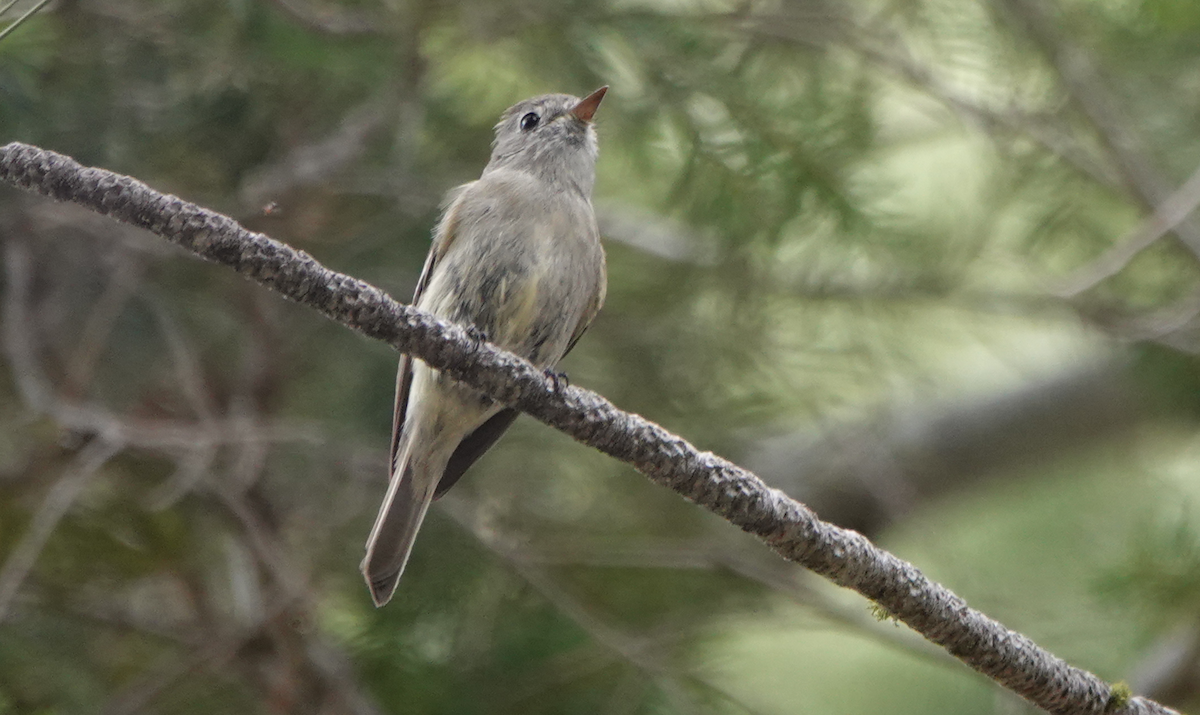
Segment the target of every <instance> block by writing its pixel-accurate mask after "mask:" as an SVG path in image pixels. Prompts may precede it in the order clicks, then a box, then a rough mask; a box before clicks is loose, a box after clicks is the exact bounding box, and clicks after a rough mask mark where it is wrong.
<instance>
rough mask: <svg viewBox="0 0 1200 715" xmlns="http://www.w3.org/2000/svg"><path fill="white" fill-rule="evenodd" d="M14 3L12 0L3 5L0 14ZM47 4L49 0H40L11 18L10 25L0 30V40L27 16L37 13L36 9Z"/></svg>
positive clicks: (18, 25)
mask: <svg viewBox="0 0 1200 715" xmlns="http://www.w3.org/2000/svg"><path fill="white" fill-rule="evenodd" d="M15 4H16V3H15V0H14V2H13V3H10V4H8V5H6V6H5V7H4V10H3V11H0V15H3V14H4V13H5V12H8V9H9V8H10V7H12V6H13V5H15ZM49 4H50V0H41V2H39V3H38V4H36V5H34V6H33V7H31V8H29V10H27V11H26V12H25V14H24V15H22V16H20V17H18V18H17V19H16V20H13V23H12V24H11V25H9V26H8V27H6V28H4V29H3V30H0V40H3V39H4V38H5V37H8V35H9V33H11V32H12V31H13V30H15V29H17V28H18V27H20V26H21V24H22V23H23V22H25V21H26V20H28V19H29V18H31V17H33V16H34V15H35V14H36V13H37V11H38V10H41V9H42V8H44V7H46V5H49Z"/></svg>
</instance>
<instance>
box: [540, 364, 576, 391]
mask: <svg viewBox="0 0 1200 715" xmlns="http://www.w3.org/2000/svg"><path fill="white" fill-rule="evenodd" d="M542 374H544V375H545V376H546V378H547V379H548V380H550V382H551V384H553V385H554V391H555V392H559V393H561V392H562V391H563V390H565V389H567V388H568V387H570V386H571V380H570V378H568V377H567V373H565V372H560V371H558V370H555V369H554V368H551V367H548V368H546V369H545V370H542Z"/></svg>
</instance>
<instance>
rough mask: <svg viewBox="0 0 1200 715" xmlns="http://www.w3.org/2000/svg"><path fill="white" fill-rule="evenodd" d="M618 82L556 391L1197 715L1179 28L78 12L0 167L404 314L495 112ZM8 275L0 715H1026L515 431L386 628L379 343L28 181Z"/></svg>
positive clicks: (1191, 316) (451, 513) (863, 7)
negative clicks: (201, 216)
mask: <svg viewBox="0 0 1200 715" xmlns="http://www.w3.org/2000/svg"><path fill="white" fill-rule="evenodd" d="M23 7H28V4H27V3H24V2H23V3H21V4H20V5H19V6H18V8H17V10H19V9H21V8H23ZM13 16H14V14H13V13H12V12H10V14H9V15H8V16H7V17H9V18H11V17H13ZM601 84H609V85H611V87H612V89H611V91H610V92H609V94H608V96H607V98H606V99H605V101H604V104H603V106H602V107H601V109H600V111H599V113H598V115H597V120H598V127H599V132H600V137H601V161H600V167H599V178H598V184H597V188H596V195H595V200H596V205H597V210H598V214H599V216H600V222H601V227H602V231H603V233H604V235H605V239H606V246H607V251H608V257H609V275H610V279H609V280H610V282H609V292H608V304H607V306H606V307H605V309H604V311H603V312H602V314H601V316H600V318H599V319H598V321H597V322H596V323H595V325H594V326H593V328H592V330H591V332H590V333H589V334H588V335H587V336H586V337H585V338H584V339H583V340H582V341H581V342H580V344H579V346H578V348H577V349H576V350H575V352H574V353H573V354H572V355H571V356H570V357H569V359H568V360H567V361H566V362H565V364H564V369H565V370H566V371H567V372H568V373H569V375H570V378H571V381H572V382H573V383H575V384H578V385H582V386H585V387H588V388H591V389H594V390H597V391H599V392H600V393H602V394H604V395H606V396H607V397H609V398H610V399H612V400H613V401H614V402H615V403H616V404H617V405H619V406H620V407H623V408H625V409H627V410H632V411H636V412H639V413H641V414H643V415H645V416H647V417H648V418H650V419H652V420H655V421H657V422H659V423H661V424H662V425H664V426H665V427H666V428H668V429H669V430H671V431H674V432H676V433H678V434H681V435H683V436H685V437H687V438H688V439H689V440H691V441H692V442H693V443H695V444H696V445H698V446H700V447H701V448H703V449H711V450H714V451H716V452H718V453H720V454H722V455H724V456H728V457H730V458H731V459H734V460H735V461H737V462H739V463H741V464H744V465H745V466H748V467H750V468H751V469H754V470H755V471H756V472H757V473H758V474H760V475H761V476H762V477H763V478H764V479H766V480H767V481H768V482H770V483H771V484H772V485H774V486H777V487H779V488H782V489H784V490H786V491H787V492H788V493H790V494H792V495H794V496H795V497H797V498H799V499H802V500H804V501H805V502H806V503H808V504H810V505H811V506H812V507H813V508H814V509H816V511H817V512H818V513H819V514H821V515H822V516H823V517H824V518H827V519H830V520H832V521H835V522H837V523H839V524H842V525H846V526H850V527H852V528H855V529H858V530H860V531H862V532H863V533H865V534H867V535H868V536H870V537H871V538H872V539H874V540H876V541H877V542H878V543H880V544H881V545H882V546H884V547H885V548H888V549H890V550H892V551H894V552H895V553H897V554H898V555H900V556H901V557H903V558H906V559H908V560H911V561H913V562H915V563H916V564H917V565H918V566H919V567H921V568H922V569H924V570H926V571H927V573H929V574H930V575H931V576H932V577H933V578H935V579H937V580H939V581H941V582H943V583H945V584H946V585H948V586H949V587H950V588H952V589H954V590H955V591H957V592H958V593H960V594H961V595H963V596H964V597H966V598H967V599H968V601H969V602H970V603H971V604H972V605H974V606H975V607H977V608H979V609H981V610H983V611H985V612H987V613H988V614H989V615H992V616H994V617H997V618H999V619H1001V620H1002V621H1003V622H1004V623H1005V624H1006V625H1008V626H1009V627H1011V628H1014V629H1016V630H1019V631H1021V632H1023V633H1025V634H1027V635H1029V636H1031V637H1033V638H1034V639H1035V640H1037V641H1038V642H1039V643H1041V644H1042V645H1044V646H1045V647H1047V648H1049V649H1051V650H1052V651H1054V652H1055V653H1056V654H1058V655H1060V656H1062V657H1064V658H1067V659H1068V660H1070V661H1071V662H1072V663H1074V664H1076V665H1079V666H1081V667H1084V668H1088V669H1091V670H1093V671H1095V672H1097V673H1098V674H1099V675H1101V676H1102V677H1104V678H1106V679H1109V680H1113V681H1115V680H1125V681H1128V682H1129V683H1130V684H1131V685H1132V686H1133V687H1134V688H1135V689H1136V690H1138V691H1139V692H1142V693H1145V694H1148V695H1152V696H1154V697H1156V698H1160V699H1162V700H1163V701H1164V702H1166V703H1169V704H1172V705H1174V706H1176V707H1180V708H1192V709H1196V708H1200V687H1198V685H1197V683H1200V627H1198V621H1197V618H1198V616H1200V525H1198V524H1197V516H1196V506H1195V502H1196V497H1197V496H1198V495H1200V472H1198V470H1200V438H1198V436H1197V430H1196V428H1197V421H1198V419H1200V361H1198V360H1197V357H1196V353H1197V350H1200V333H1198V332H1197V320H1196V318H1197V315H1198V314H1200V270H1198V269H1200V258H1198V257H1200V221H1193V220H1192V219H1190V218H1188V215H1189V214H1190V212H1191V209H1192V208H1193V207H1194V206H1195V204H1196V203H1197V202H1198V201H1200V180H1196V179H1193V180H1191V181H1189V177H1191V176H1192V173H1193V171H1195V169H1196V167H1197V165H1200V4H1197V3H1195V2H1193V1H1192V0H978V1H975V2H965V1H963V0H862V1H855V2H833V1H832V0H738V1H737V2H721V1H720V0H713V1H709V2H705V1H700V0H697V1H688V0H611V1H608V2H599V1H597V2H585V1H582V0H569V1H565V2H564V1H562V0H462V1H459V2H455V1H452V0H357V1H354V2H351V1H349V0H347V1H344V2H334V1H333V0H273V1H272V0H225V1H224V2H206V1H201V0H59V1H58V2H55V3H53V4H51V5H50V6H49V7H48V8H47V9H45V10H43V11H42V12H41V13H40V14H39V15H38V16H36V17H35V18H34V19H32V20H31V21H30V22H29V23H27V24H25V25H23V26H22V27H21V28H20V29H19V30H18V31H16V32H14V33H13V34H12V35H11V36H9V37H7V38H5V39H4V40H3V41H0V143H4V142H8V141H14V140H19V141H23V142H27V143H33V144H37V145H40V146H43V147H45V148H49V149H53V150H56V151H60V152H64V153H67V154H70V155H72V156H74V157H76V158H77V159H79V160H80V161H81V162H84V163H85V164H90V165H98V166H103V167H105V168H107V169H111V170H115V171H118V172H122V173H127V174H131V175H133V176H136V177H138V178H140V179H142V180H143V181H146V182H147V183H149V184H150V185H152V186H154V187H155V188H158V189H160V190H163V191H167V192H171V193H175V194H178V195H180V196H183V197H185V198H187V199H189V200H192V201H195V202H197V203H200V204H202V205H205V206H208V207H210V208H213V209H216V210H219V211H223V212H225V213H228V214H229V215H232V216H234V217H236V218H238V219H239V220H241V221H242V222H244V223H245V224H246V225H247V226H249V227H251V228H253V229H256V230H260V231H265V232H267V233H269V234H270V235H271V236H273V237H274V238H277V239H279V240H282V241H285V242H287V243H289V244H291V245H293V246H295V247H298V248H300V249H303V250H305V251H308V252H310V253H312V254H313V255H314V256H316V257H317V258H318V259H319V260H321V261H323V262H324V263H326V264H327V265H329V266H331V267H333V268H335V269H337V270H341V271H344V272H347V273H350V274H353V275H355V276H358V277H360V278H363V279H365V280H367V281H370V282H372V283H374V284H376V285H378V286H381V287H383V288H384V289H386V290H388V291H389V292H391V293H392V294H393V295H396V296H398V297H400V298H402V299H403V298H406V297H407V296H409V295H411V292H412V289H413V286H414V284H415V281H416V278H417V276H418V274H419V272H420V268H421V263H422V260H423V258H424V255H425V253H426V250H427V248H428V246H429V236H430V230H431V227H432V226H433V224H434V222H435V220H436V218H437V214H438V204H439V201H440V200H441V197H442V196H443V194H444V193H445V192H446V191H447V190H448V189H450V188H451V187H453V186H455V185H457V184H459V183H462V182H465V181H469V180H471V179H473V178H475V177H476V176H477V175H478V173H479V171H480V169H481V168H482V167H483V165H484V163H485V162H486V160H487V156H488V151H489V142H490V140H491V127H492V125H493V124H494V122H495V121H496V118H497V117H498V115H499V114H500V112H501V111H503V110H504V108H505V107H507V106H508V105H510V104H512V103H514V102H515V101H517V100H520V99H523V98H525V97H528V96H531V95H534V94H538V93H542V92H550V91H565V92H570V93H573V94H576V95H583V94H584V93H586V92H588V91H591V90H593V89H595V88H596V87H598V86H599V85H601ZM0 248H2V249H3V259H2V260H3V273H2V275H0V281H2V286H0V287H2V305H3V312H2V320H3V324H2V330H3V332H2V337H0V339H2V341H3V342H2V346H3V355H2V358H0V713H3V715H16V714H25V713H37V714H39V715H66V714H69V713H94V712H102V713H107V714H108V715H116V714H118V713H162V714H164V715H165V714H175V713H178V714H181V715H182V714H184V713H263V714H274V713H322V714H326V713H329V714H333V713H355V714H367V713H397V714H402V713H403V714H408V713H417V714H424V713H462V714H468V715H469V714H472V713H481V714H482V713H487V714H490V715H502V714H506V713H530V714H537V713H546V714H551V713H596V714H599V715H638V714H644V715H649V714H652V713H653V714H659V713H759V714H763V715H771V714H775V713H779V714H783V713H796V712H805V713H874V712H889V713H909V712H911V713H961V712H972V713H987V712H995V713H1021V712H1025V711H1027V709H1028V708H1027V706H1026V705H1024V704H1023V703H1021V702H1020V701H1019V700H1018V699H1016V698H1015V697H1014V696H1012V695H1011V694H1008V693H1005V692H1003V691H1001V690H1000V689H999V688H997V687H995V686H994V685H992V684H991V683H990V682H988V681H986V680H985V679H983V678H982V677H980V676H978V675H976V674H974V673H973V672H971V671H969V670H968V669H967V668H965V667H964V666H962V665H960V664H958V663H957V662H955V661H953V660H952V659H950V658H949V657H948V656H946V655H945V654H944V653H941V652H940V651H939V650H938V649H936V648H933V647H931V646H929V645H928V644H927V643H925V642H924V641H922V640H921V639H920V638H918V637H915V636H914V635H913V634H912V633H910V632H908V631H907V629H905V628H904V627H902V626H897V625H895V624H893V623H890V622H887V621H883V622H880V621H878V620H876V619H875V618H874V617H873V616H872V614H871V612H870V610H869V604H868V603H867V602H865V601H864V600H863V599H862V598H861V597H858V596H856V595H854V594H851V593H847V592H843V591H841V590H839V589H837V588H834V587H832V586H830V585H828V584H826V583H824V582H821V581H820V580H819V579H816V578H814V577H812V576H811V575H809V574H806V573H804V572H803V571H802V570H800V569H798V568H795V567H793V566H791V565H789V564H786V563H784V562H782V561H780V560H779V559H778V558H776V557H775V556H773V555H772V554H771V553H770V552H768V551H767V550H766V549H765V548H764V547H763V546H761V545H760V544H758V543H756V542H754V541H753V540H751V539H749V538H747V537H745V536H744V535H742V534H740V533H739V532H737V531H736V529H734V528H733V527H730V526H729V525H727V524H725V523H723V522H721V521H719V520H717V519H716V518H714V517H712V516H710V515H707V514H705V513H702V512H701V511H700V510H699V509H697V508H695V507H693V506H691V505H689V504H687V503H685V502H684V501H682V500H681V499H680V498H679V497H677V496H676V495H675V494H673V493H668V492H667V491H665V490H663V489H661V488H659V487H656V486H654V485H652V484H651V483H649V482H648V481H646V480H645V479H643V478H642V477H640V476H639V475H638V474H637V473H636V472H634V470H632V469H631V468H630V467H628V466H626V465H623V464H619V463H616V462H614V461H612V460H610V459H608V458H606V457H603V456H601V455H599V454H598V453H595V452H593V451H590V450H589V449H587V448H584V447H582V446H580V445H578V444H576V443H574V442H572V441H571V440H570V439H568V438H566V437H564V436H562V435H560V434H558V433H556V432H554V431H552V430H550V429H548V428H546V427H544V426H542V425H540V424H538V423H536V422H534V421H533V420H531V419H529V418H523V419H521V420H519V421H518V422H517V424H516V425H515V426H514V428H513V429H512V430H511V432H510V433H509V435H508V436H506V437H505V439H504V440H502V441H501V443H500V444H499V445H498V446H497V447H496V448H495V449H493V450H492V452H491V453H489V455H488V456H487V457H486V458H485V459H484V460H482V461H481V462H480V463H479V464H478V465H477V466H476V467H475V468H473V469H472V471H471V472H470V473H469V474H468V476H467V478H465V479H464V481H463V482H462V483H461V485H460V486H458V487H456V488H455V489H454V490H453V491H452V492H451V493H450V495H449V496H447V498H446V499H444V500H443V501H442V502H439V505H438V506H436V507H435V508H434V509H433V511H432V512H431V515H430V517H429V519H428V521H427V522H426V525H425V527H424V530H423V532H422V534H421V537H420V539H419V540H418V542H417V546H416V550H415V554H414V557H413V561H412V563H411V564H410V567H409V570H408V572H407V573H406V576H405V579H404V580H403V581H402V583H401V586H400V589H399V592H398V594H397V596H396V598H395V600H394V601H393V602H392V603H391V605H389V606H388V607H386V608H384V609H381V610H375V609H374V608H372V607H371V603H370V599H369V598H368V595H367V591H366V589H365V587H364V586H363V584H362V583H361V580H360V577H359V574H358V571H357V566H358V562H359V560H360V558H361V555H362V544H363V541H364V539H365V536H366V534H367V532H368V530H369V528H370V525H371V522H372V519H373V518H374V515H375V510H376V505H377V503H378V500H379V497H380V496H381V494H382V492H383V489H384V486H385V477H386V474H385V469H384V466H383V465H384V461H385V456H384V455H385V453H386V448H387V441H388V430H389V427H390V410H391V404H392V389H393V384H394V382H393V381H394V371H395V362H396V356H395V355H394V354H393V353H392V352H391V351H390V350H389V349H388V348H387V347H386V346H382V345H379V344H374V343H371V342H369V341H367V340H365V339H363V338H361V337H359V336H357V335H354V334H352V333H350V332H349V331H347V330H345V329H343V328H341V327H338V326H336V325H333V324H331V323H329V322H327V321H325V320H323V319H322V318H319V317H318V316H316V315H315V314H314V313H312V312H311V311H309V310H307V309H304V308H301V307H299V306H296V305H293V304H289V303H286V302H284V301H283V300H281V299H279V298H278V297H277V296H275V295H272V294H270V293H269V292H267V291H265V290H264V289H262V288H260V287H258V286H256V285H252V284H250V283H248V282H246V281H244V280H243V279H241V278H240V277H238V276H237V275H235V274H233V273H232V272H230V271H229V270H227V269H224V268H221V267H218V266H214V265H210V264H206V263H203V262H200V261H198V260H196V259H194V258H192V257H191V256H188V255H184V254H183V253H182V252H180V251H178V250H175V249H173V248H171V247H170V246H168V245H166V244H165V243H164V242H163V241H161V240H159V239H156V238H154V237H152V236H150V235H147V234H145V233H143V232H140V231H137V230H134V229H132V228H129V227H126V226H122V225H119V224H116V223H114V222H112V221H109V220H107V219H102V218H100V217H97V216H94V215H91V214H89V213H87V212H85V211H83V210H80V209H78V208H75V207H72V206H65V205H55V204H51V203H50V202H48V201H45V200H43V199H40V198H38V197H35V196H31V195H27V194H23V193H21V192H18V191H16V190H14V189H11V188H7V187H0Z"/></svg>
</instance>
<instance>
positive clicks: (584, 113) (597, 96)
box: [571, 85, 608, 122]
mask: <svg viewBox="0 0 1200 715" xmlns="http://www.w3.org/2000/svg"><path fill="white" fill-rule="evenodd" d="M607 91H608V85H604V86H603V87H601V88H600V89H598V90H596V91H595V92H592V93H591V94H589V95H588V96H586V97H584V98H583V99H581V100H579V104H576V105H575V108H574V109H572V110H571V115H572V116H574V117H575V118H576V119H578V120H579V121H581V122H590V121H592V115H594V114H595V113H596V107H599V106H600V100H602V99H604V93H605V92H607Z"/></svg>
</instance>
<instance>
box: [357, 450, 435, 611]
mask: <svg viewBox="0 0 1200 715" xmlns="http://www.w3.org/2000/svg"><path fill="white" fill-rule="evenodd" d="M406 461H407V460H406ZM402 470H403V471H400V470H397V473H396V474H395V475H393V477H392V482H391V484H390V485H389V486H388V492H387V496H386V497H384V500H383V505H382V506H380V508H379V516H377V517H376V518H375V528H373V529H372V530H371V536H370V538H368V539H367V555H366V557H365V558H364V559H363V562H362V566H361V569H362V573H363V576H364V577H365V578H366V580H367V586H369V587H370V589H371V599H372V600H374V601H375V605H376V606H382V605H384V604H385V603H387V602H388V601H390V600H391V599H392V594H393V593H395V591H396V584H397V583H399V582H400V574H402V573H404V565H405V564H406V563H408V556H409V554H410V553H411V552H412V547H413V541H415V540H416V538H417V531H418V530H419V529H420V528H421V522H422V521H424V520H425V512H426V511H427V510H428V509H429V503H430V502H431V501H433V494H434V490H435V487H436V486H437V479H429V478H427V477H428V475H425V474H422V473H420V472H421V471H424V470H418V471H414V469H413V466H412V465H411V464H405V465H404V467H403V468H402Z"/></svg>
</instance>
